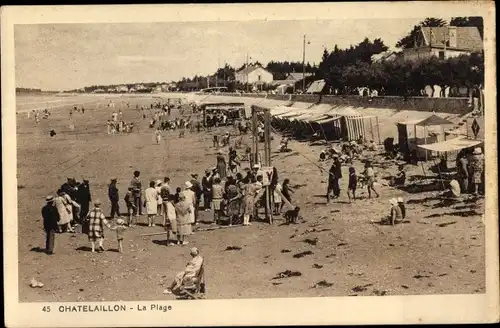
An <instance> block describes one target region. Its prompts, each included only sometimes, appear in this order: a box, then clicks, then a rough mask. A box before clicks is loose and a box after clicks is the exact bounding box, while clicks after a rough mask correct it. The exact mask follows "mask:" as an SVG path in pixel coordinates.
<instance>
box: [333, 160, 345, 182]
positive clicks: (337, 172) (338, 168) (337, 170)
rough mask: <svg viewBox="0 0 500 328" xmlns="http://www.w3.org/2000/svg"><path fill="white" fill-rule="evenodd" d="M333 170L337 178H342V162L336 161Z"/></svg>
mask: <svg viewBox="0 0 500 328" xmlns="http://www.w3.org/2000/svg"><path fill="white" fill-rule="evenodd" d="M331 172H332V173H333V175H334V176H335V177H336V178H337V179H342V163H340V161H338V160H337V161H334V162H333V164H332V168H331Z"/></svg>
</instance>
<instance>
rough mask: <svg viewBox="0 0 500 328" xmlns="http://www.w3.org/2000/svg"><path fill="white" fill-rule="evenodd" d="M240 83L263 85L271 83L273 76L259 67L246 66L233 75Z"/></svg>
mask: <svg viewBox="0 0 500 328" xmlns="http://www.w3.org/2000/svg"><path fill="white" fill-rule="evenodd" d="M235 80H236V81H238V82H240V83H250V84H264V83H272V82H273V74H272V73H271V72H269V71H268V70H266V69H265V68H263V67H262V66H260V65H248V67H244V68H242V69H240V70H239V71H237V72H236V73H235Z"/></svg>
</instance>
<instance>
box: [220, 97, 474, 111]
mask: <svg viewBox="0 0 500 328" xmlns="http://www.w3.org/2000/svg"><path fill="white" fill-rule="evenodd" d="M224 95H225V96H235V94H234V93H228V94H224ZM241 96H242V97H253V98H264V97H265V95H263V94H250V93H249V94H243V95H241ZM267 98H268V99H274V100H283V101H287V100H289V99H290V95H268V96H267ZM320 100H321V102H320V103H322V104H330V105H347V106H353V107H357V108H363V107H370V108H389V109H396V110H415V111H424V112H433V111H435V112H440V113H449V114H459V115H464V114H466V113H468V112H470V111H471V110H472V109H471V108H470V107H469V104H468V101H469V98H458V97H453V98H428V97H409V98H407V99H406V100H405V99H404V98H403V97H393V96H387V97H374V98H369V97H361V96H332V95H324V96H321V97H320V95H292V101H293V102H306V103H317V102H319V101H320Z"/></svg>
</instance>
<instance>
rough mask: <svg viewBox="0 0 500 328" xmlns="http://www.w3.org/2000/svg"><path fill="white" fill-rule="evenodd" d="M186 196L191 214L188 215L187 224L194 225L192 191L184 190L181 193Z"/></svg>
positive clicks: (193, 197)
mask: <svg viewBox="0 0 500 328" xmlns="http://www.w3.org/2000/svg"><path fill="white" fill-rule="evenodd" d="M182 193H183V194H184V195H185V196H186V201H188V202H189V204H191V205H190V207H189V208H190V209H191V213H189V223H194V201H195V195H194V191H192V190H191V189H186V190H184V191H183V192H182Z"/></svg>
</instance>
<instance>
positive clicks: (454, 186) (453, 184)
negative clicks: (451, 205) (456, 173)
mask: <svg viewBox="0 0 500 328" xmlns="http://www.w3.org/2000/svg"><path fill="white" fill-rule="evenodd" d="M448 188H449V189H448V190H447V191H445V192H444V193H443V196H444V197H448V198H459V197H460V184H459V183H458V181H457V180H456V179H453V180H451V181H450V185H449V187H448Z"/></svg>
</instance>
